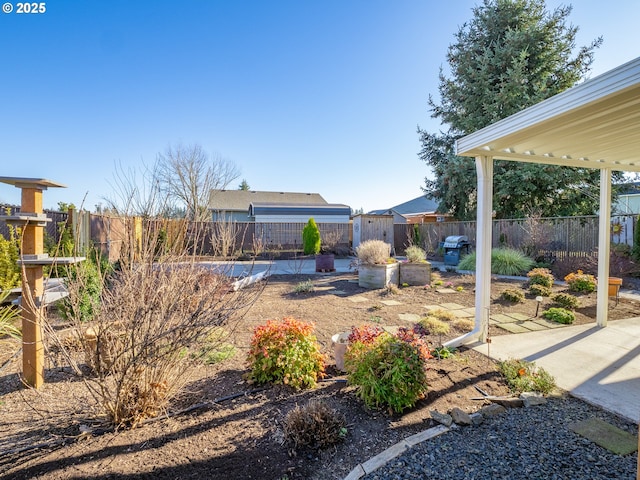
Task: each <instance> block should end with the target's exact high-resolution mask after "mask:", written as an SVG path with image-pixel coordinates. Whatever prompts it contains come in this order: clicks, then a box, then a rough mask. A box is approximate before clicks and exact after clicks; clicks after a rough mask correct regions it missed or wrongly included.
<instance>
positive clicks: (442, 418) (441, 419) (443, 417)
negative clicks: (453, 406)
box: [429, 410, 453, 427]
mask: <svg viewBox="0 0 640 480" xmlns="http://www.w3.org/2000/svg"><path fill="white" fill-rule="evenodd" d="M429 413H430V414H431V418H432V419H433V420H434V421H436V422H438V423H440V424H442V425H444V426H445V427H450V426H451V424H452V423H453V418H451V415H448V414H446V413H440V412H438V411H437V410H430V411H429Z"/></svg>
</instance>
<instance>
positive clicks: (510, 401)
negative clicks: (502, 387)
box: [490, 397, 524, 408]
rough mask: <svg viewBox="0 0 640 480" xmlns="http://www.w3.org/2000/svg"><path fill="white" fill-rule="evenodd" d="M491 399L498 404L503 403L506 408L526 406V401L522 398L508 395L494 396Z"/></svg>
mask: <svg viewBox="0 0 640 480" xmlns="http://www.w3.org/2000/svg"><path fill="white" fill-rule="evenodd" d="M490 400H491V401H492V402H493V403H497V404H498V405H502V406H503V407H505V408H521V407H522V406H524V402H523V401H522V399H521V398H517V397H507V398H498V397H492V398H490Z"/></svg>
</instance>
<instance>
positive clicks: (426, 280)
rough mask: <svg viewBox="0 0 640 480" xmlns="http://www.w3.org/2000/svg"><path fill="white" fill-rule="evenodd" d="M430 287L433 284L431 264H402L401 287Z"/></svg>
mask: <svg viewBox="0 0 640 480" xmlns="http://www.w3.org/2000/svg"><path fill="white" fill-rule="evenodd" d="M405 283H406V284H407V285H415V286H419V285H428V284H430V283H431V264H430V263H429V262H406V263H401V264H400V285H404V284H405Z"/></svg>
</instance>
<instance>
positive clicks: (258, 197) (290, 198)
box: [209, 190, 327, 212]
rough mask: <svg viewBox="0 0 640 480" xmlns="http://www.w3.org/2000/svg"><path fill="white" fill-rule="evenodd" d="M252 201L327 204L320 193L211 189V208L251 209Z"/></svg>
mask: <svg viewBox="0 0 640 480" xmlns="http://www.w3.org/2000/svg"><path fill="white" fill-rule="evenodd" d="M251 203H278V204H282V203H285V204H304V205H326V204H327V202H326V200H325V199H324V198H322V197H321V196H320V194H319V193H295V192H259V191H254V190H211V193H210V195H209V209H210V210H224V211H227V212H232V211H243V212H246V211H248V210H249V205H250V204H251Z"/></svg>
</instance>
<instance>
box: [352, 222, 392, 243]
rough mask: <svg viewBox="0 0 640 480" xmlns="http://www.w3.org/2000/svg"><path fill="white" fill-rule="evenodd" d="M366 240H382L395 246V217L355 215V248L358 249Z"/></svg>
mask: <svg viewBox="0 0 640 480" xmlns="http://www.w3.org/2000/svg"><path fill="white" fill-rule="evenodd" d="M366 240H382V241H383V242H386V243H388V244H390V245H393V243H394V239H393V215H369V214H361V215H355V216H354V217H353V248H354V249H355V248H357V247H358V245H360V244H361V243H362V242H364V241H366Z"/></svg>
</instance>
